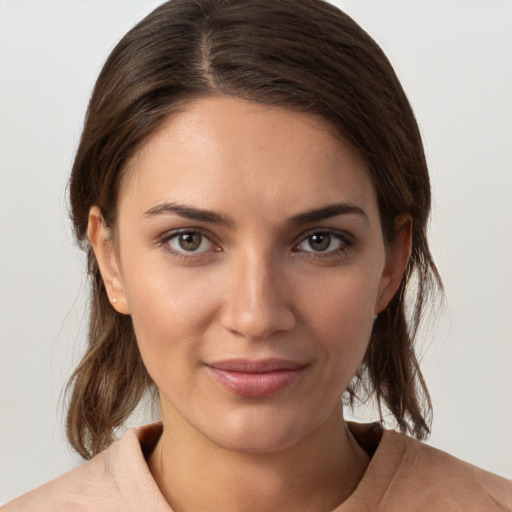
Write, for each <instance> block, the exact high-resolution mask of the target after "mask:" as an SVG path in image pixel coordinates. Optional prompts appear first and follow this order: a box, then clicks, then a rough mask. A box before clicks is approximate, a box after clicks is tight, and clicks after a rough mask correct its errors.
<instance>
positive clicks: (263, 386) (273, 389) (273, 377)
mask: <svg viewBox="0 0 512 512" xmlns="http://www.w3.org/2000/svg"><path fill="white" fill-rule="evenodd" d="M207 368H208V370H209V373H210V375H211V376H212V377H213V378H214V379H215V380H216V381H217V382H218V383H219V384H220V385H221V386H222V387H223V388H224V389H227V390H228V391H231V392H232V393H234V394H235V395H238V396H244V397H250V398H264V397H267V396H271V395H274V394H275V393H277V392H278V391H281V390H282V389H284V388H286V387H288V386H289V385H291V384H292V383H293V382H295V381H296V380H297V379H298V378H299V377H300V375H301V374H302V373H303V372H304V370H305V367H303V368H299V369H297V370H276V371H273V372H266V373H243V372H233V371H228V370H219V369H218V368H213V367H211V366H208V367H207Z"/></svg>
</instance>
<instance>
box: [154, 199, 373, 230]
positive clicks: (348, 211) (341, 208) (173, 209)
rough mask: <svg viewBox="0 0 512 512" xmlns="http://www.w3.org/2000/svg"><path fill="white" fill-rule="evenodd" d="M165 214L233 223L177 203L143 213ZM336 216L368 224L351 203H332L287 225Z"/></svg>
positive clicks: (306, 213) (361, 211)
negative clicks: (351, 216) (355, 219)
mask: <svg viewBox="0 0 512 512" xmlns="http://www.w3.org/2000/svg"><path fill="white" fill-rule="evenodd" d="M167 213H174V214H177V215H179V216H180V217H184V218H186V219H191V220H197V221H200V222H209V223H212V224H221V225H224V226H232V225H233V224H234V221H233V220H232V219H231V218H229V217H225V216H224V215H221V214H219V213H217V212H214V211H211V210H204V209H202V208H194V207H192V206H186V205H183V204H178V203H162V204H159V205H157V206H154V207H153V208H150V209H149V210H147V211H145V212H144V216H146V217H153V216H155V215H162V214H167ZM338 215H358V216H360V217H362V218H363V220H364V221H365V222H366V223H367V224H369V223H370V220H369V218H368V215H367V214H366V213H365V211H364V210H363V209H362V208H360V207H359V206H356V205H354V204H352V203H334V204H328V205H326V206H323V207H321V208H314V209H312V210H307V211H305V212H301V213H298V214H297V215H294V216H293V217H291V218H290V219H288V223H289V224H308V223H310V222H315V221H318V220H324V219H328V218H330V217H336V216H338Z"/></svg>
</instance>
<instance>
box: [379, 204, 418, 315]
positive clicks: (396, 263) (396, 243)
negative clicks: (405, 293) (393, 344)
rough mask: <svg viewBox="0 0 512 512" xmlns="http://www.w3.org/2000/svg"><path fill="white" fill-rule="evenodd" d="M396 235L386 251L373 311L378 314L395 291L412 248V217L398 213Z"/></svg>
mask: <svg viewBox="0 0 512 512" xmlns="http://www.w3.org/2000/svg"><path fill="white" fill-rule="evenodd" d="M395 226H396V236H395V239H394V240H393V241H392V242H391V244H390V246H389V247H388V249H387V251H386V264H385V267H384V271H383V272H382V276H381V281H380V286H379V294H378V297H377V303H376V308H375V313H376V314H379V313H380V312H381V311H383V310H384V309H386V307H387V305H388V304H389V302H390V301H391V299H392V298H393V296H394V295H395V293H396V292H397V290H398V288H399V286H400V283H401V281H402V277H403V275H404V272H405V269H406V268H407V264H408V262H409V258H410V256H411V250H412V218H411V216H410V215H409V214H404V215H399V216H398V217H397V219H396V222H395Z"/></svg>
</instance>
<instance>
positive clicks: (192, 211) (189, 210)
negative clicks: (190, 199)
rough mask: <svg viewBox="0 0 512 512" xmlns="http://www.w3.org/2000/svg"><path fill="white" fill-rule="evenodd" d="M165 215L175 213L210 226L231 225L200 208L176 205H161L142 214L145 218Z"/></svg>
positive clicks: (227, 220) (216, 215)
mask: <svg viewBox="0 0 512 512" xmlns="http://www.w3.org/2000/svg"><path fill="white" fill-rule="evenodd" d="M165 213H175V214H177V215H179V216H180V217H185V218H186V219H191V220H197V221H200V222H211V223H212V224H222V225H226V226H229V225H232V224H233V221H232V220H231V219H229V218H227V217H224V216H223V215H220V214H219V213H216V212H213V211H211V210H203V209H201V208H193V207H192V206H185V205H183V204H178V203H162V204H159V205H157V206H154V207H153V208H150V209H149V210H147V211H145V212H144V215H145V216H146V217H152V216H155V215H161V214H165Z"/></svg>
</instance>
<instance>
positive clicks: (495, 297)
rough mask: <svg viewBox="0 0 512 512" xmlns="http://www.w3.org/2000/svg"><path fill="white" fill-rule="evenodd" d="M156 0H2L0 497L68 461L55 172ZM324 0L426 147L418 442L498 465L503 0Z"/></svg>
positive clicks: (510, 312) (504, 361) (509, 150)
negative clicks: (428, 253)
mask: <svg viewBox="0 0 512 512" xmlns="http://www.w3.org/2000/svg"><path fill="white" fill-rule="evenodd" d="M159 3H161V2H159V1H157V2H155V1H153V2H151V1H148V0H89V1H85V0H74V1H69V0H49V1H46V2H42V1H40V0H0V223H1V231H0V233H1V235H0V239H1V251H0V343H1V347H0V503H3V502H5V501H7V500H8V499H10V498H12V497H14V496H15V495H18V494H20V493H22V492H24V491H26V490H29V489H31V488H33V487H34V486H36V485H39V484H41V483H43V482H45V481H47V480H48V479H50V478H53V477H55V476H57V475H58V474H60V473H62V472H64V471H66V470H67V469H69V468H71V467H73V466H74V465H76V464H77V462H78V459H77V458H76V456H74V455H73V454H72V453H71V451H70V449H69V448H68V447H67V445H66V442H65V439H64V431H63V408H62V400H61V391H62V387H63V385H64V383H65V381H66V379H67V377H68V376H69V374H70V373H71V371H72V368H73V365H74V364H75V363H76V362H77V360H78V358H79V356H80V353H81V351H82V347H83V343H84V338H85V330H86V322H85V321H86V318H85V316H86V315H85V296H86V283H85V280H84V278H83V271H84V258H83V256H82V254H81V253H80V251H79V250H78V249H77V248H75V247H74V245H73V240H72V236H71V231H70V227H69V222H68V219H67V206H66V182H67V177H68V173H69V170H70V167H71V163H72V159H73V154H74V151H75V149H76V146H77V141H78V137H79V134H80V129H81V125H82V121H83V116H84V112H85V108H86V105H87V101H88V97H89V95H90V92H91V89H92V86H93V83H94V81H95V78H96V76H97V74H98V72H99V70H100V68H101V66H102V64H103V62H104V60H105V58H106V57H107V55H108V53H109V51H110V50H111V49H112V48H113V46H114V45H115V43H116V42H117V41H118V40H119V39H120V37H121V36H122V35H123V34H124V33H125V32H126V31H127V30H128V29H129V28H131V26H132V25H133V24H134V23H135V22H136V21H138V20H139V19H140V18H142V16H143V15H145V14H146V13H148V12H149V11H150V10H151V9H152V8H154V7H155V6H156V5H158V4H159ZM335 3H336V4H337V5H339V6H340V7H341V8H343V9H345V10H346V11H347V12H348V13H349V14H350V15H352V16H353V17H354V18H355V19H356V20H357V21H358V22H359V23H360V24H361V25H362V26H363V27H364V28H365V29H366V30H367V31H368V32H369V33H370V34H371V35H372V36H373V37H374V38H375V39H376V40H377V42H378V43H379V44H380V45H381V46H382V47H383V49H384V51H385V52H386V53H387V55H388V56H389V58H390V60H391V62H392V63H393V65H394V66H395V69H396V71H397V73H398V75H399V77H400V79H401V80H402V84H403V86H404V88H405V90H406V92H407V94H408V96H409V98H410V100H411V103H412V105H413V107H414V109H415V112H416V114H417V118H418V121H419V124H420V126H421V130H422V133H423V136H424V141H425V146H426V152H427V157H428V161H429V164H430V169H431V174H432V182H433V194H434V215H433V219H432V223H431V230H430V231H431V240H432V246H433V252H434V256H435V258H436V260H437V264H438V266H439V268H440V269H441V273H442V276H443V279H444V282H445V287H446V295H447V299H446V303H445V306H444V310H442V311H441V312H439V313H436V314H435V316H436V320H437V322H436V323H435V324H434V325H433V326H432V328H431V329H430V330H428V332H426V333H425V336H423V338H424V339H423V342H422V345H421V352H422V354H423V366H424V371H425V375H426V378H427V381H428V384H429V386H430V389H431V393H432V398H433V401H434V406H435V410H434V412H435V416H434V429H433V434H432V436H431V438H430V441H429V442H430V443H431V444H432V445H434V446H437V447H440V448H442V449H444V450H446V451H449V452H450V453H452V454H454V455H456V456H457V457H459V458H462V459H465V460H468V461H470V462H472V463H474V464H476V465H479V466H482V467H483V468H485V469H488V470H490V471H493V472H496V473H499V474H502V475H504V476H507V477H509V478H511V477H512V428H511V425H512V400H511V397H510V395H511V388H512V371H511V363H512V336H511V333H510V330H511V329H510V319H511V316H512V200H511V197H510V196H511V192H512V156H511V155H512V145H511V140H512V92H511V91H512V2H511V1H510V0H429V1H426V0H423V1H420V0H417V1H411V0H400V1H398V0H386V1H382V0H339V1H337V2H335ZM355 414H356V416H358V417H367V416H368V413H367V412H364V411H356V413H355Z"/></svg>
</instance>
